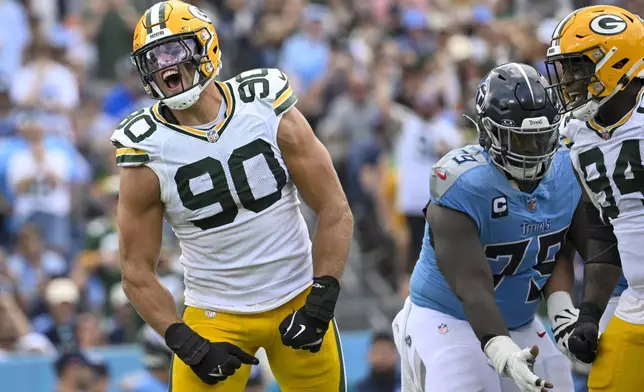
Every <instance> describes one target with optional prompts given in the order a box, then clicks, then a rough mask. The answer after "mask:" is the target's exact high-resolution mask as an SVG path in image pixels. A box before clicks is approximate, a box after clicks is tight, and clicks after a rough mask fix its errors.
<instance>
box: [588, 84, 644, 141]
mask: <svg viewBox="0 0 644 392" xmlns="http://www.w3.org/2000/svg"><path fill="white" fill-rule="evenodd" d="M643 96H644V87H642V88H641V89H640V91H639V93H638V95H637V100H636V101H635V105H634V106H633V108H632V109H631V110H629V112H628V113H626V114H625V115H624V117H622V118H621V119H620V120H619V121H618V122H616V123H615V124H612V125H609V126H606V127H602V126H601V125H599V124H598V123H597V121H595V119H594V118H593V119H591V120H590V121H586V126H587V127H588V128H589V129H591V130H593V131H595V133H596V134H597V135H598V136H599V137H601V138H602V139H604V140H608V139H610V138H611V137H612V136H613V132H615V131H616V130H617V128H619V127H621V126H622V125H624V124H626V122H628V120H629V119H630V118H631V116H632V115H633V113H634V112H635V110H636V109H638V108H639V107H640V105H641V103H642V97H643Z"/></svg>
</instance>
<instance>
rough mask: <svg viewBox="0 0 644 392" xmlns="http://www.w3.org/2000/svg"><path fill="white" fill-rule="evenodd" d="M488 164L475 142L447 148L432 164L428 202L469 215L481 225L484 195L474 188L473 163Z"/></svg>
mask: <svg viewBox="0 0 644 392" xmlns="http://www.w3.org/2000/svg"><path fill="white" fill-rule="evenodd" d="M485 164H487V160H486V159H485V158H484V157H483V156H482V155H481V154H479V150H478V149H477V148H476V147H474V146H468V147H465V148H463V149H458V150H454V151H452V152H450V153H449V154H447V155H446V156H445V157H443V158H442V159H441V160H440V161H438V162H437V163H436V164H435V165H434V166H433V167H432V172H431V176H430V184H429V190H430V202H431V203H435V204H438V205H440V206H443V207H447V208H451V209H453V210H457V211H460V212H463V213H465V214H467V215H469V216H470V217H471V218H472V219H473V220H474V221H475V222H476V225H477V226H478V227H479V228H480V227H481V224H482V221H483V209H484V208H483V207H484V206H483V204H484V196H482V195H481V194H480V192H478V190H477V184H476V183H475V181H472V179H475V178H476V174H477V173H476V167H480V166H483V165H485Z"/></svg>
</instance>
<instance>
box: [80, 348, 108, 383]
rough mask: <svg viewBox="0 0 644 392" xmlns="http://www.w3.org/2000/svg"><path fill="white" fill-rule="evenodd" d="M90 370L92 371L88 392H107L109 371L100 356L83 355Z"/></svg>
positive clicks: (93, 354) (92, 354)
mask: <svg viewBox="0 0 644 392" xmlns="http://www.w3.org/2000/svg"><path fill="white" fill-rule="evenodd" d="M85 355H86V357H87V359H88V362H89V367H90V370H91V371H92V384H91V386H90V388H89V390H88V392H107V391H108V390H109V387H110V369H109V367H108V366H107V363H106V362H105V359H104V358H103V357H102V355H100V354H95V353H86V354H85Z"/></svg>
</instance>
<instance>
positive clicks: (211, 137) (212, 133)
mask: <svg viewBox="0 0 644 392" xmlns="http://www.w3.org/2000/svg"><path fill="white" fill-rule="evenodd" d="M206 137H207V138H208V141H209V142H210V143H214V142H216V141H217V140H219V134H218V133H217V131H215V130H214V129H211V130H210V131H208V133H206Z"/></svg>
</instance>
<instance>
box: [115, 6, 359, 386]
mask: <svg viewBox="0 0 644 392" xmlns="http://www.w3.org/2000/svg"><path fill="white" fill-rule="evenodd" d="M133 46H134V52H133V54H132V59H133V62H134V63H135V65H136V67H137V69H138V71H139V73H140V75H141V79H142V81H143V86H144V87H145V90H146V92H147V93H148V94H149V95H150V96H151V97H153V98H155V99H157V100H158V101H159V102H158V103H157V104H156V105H154V106H152V107H149V108H145V109H141V110H138V111H136V112H134V113H132V114H131V115H130V116H128V117H127V118H126V119H125V120H123V121H122V122H121V124H120V125H119V126H118V127H117V129H116V130H115V132H114V134H113V136H112V138H111V140H112V142H113V143H114V144H115V145H116V147H117V151H116V160H117V164H118V165H119V166H121V168H122V169H121V172H120V198H119V206H118V224H119V231H120V240H121V259H122V261H121V262H122V275H123V283H124V290H125V293H126V294H127V296H128V298H129V299H130V301H131V302H132V304H133V305H134V306H135V307H136V309H137V311H138V312H139V313H140V314H141V316H142V317H143V318H144V319H145V321H146V322H147V323H148V324H149V325H150V326H152V328H154V329H155V330H156V331H157V332H158V333H159V334H161V335H162V336H164V337H165V340H166V343H167V345H168V346H169V347H170V348H171V349H172V351H174V353H175V360H174V364H173V367H172V373H171V374H172V382H171V390H173V391H189V392H198V391H227V392H242V391H243V390H244V388H245V385H246V381H247V378H248V375H249V372H250V366H248V365H250V364H254V363H257V362H258V361H257V359H256V358H255V357H254V356H253V354H254V353H255V352H256V351H257V349H258V348H259V347H263V348H265V350H266V353H267V356H268V360H269V362H270V365H271V369H272V371H273V373H274V375H275V377H276V379H277V381H278V383H279V384H280V387H281V390H282V391H285V392H295V391H311V392H313V391H319V392H329V391H344V390H345V376H344V367H343V361H342V351H341V349H340V344H339V336H338V333H337V328H336V326H335V322H334V320H333V314H334V308H335V304H336V301H337V298H338V295H339V291H340V284H339V282H338V281H339V279H340V276H341V274H342V271H343V269H344V265H345V263H346V261H347V256H348V250H349V244H350V238H351V232H352V216H351V212H350V210H349V208H348V204H347V201H346V198H345V195H344V193H343V191H342V188H341V186H340V183H339V181H338V178H337V175H336V173H335V170H334V169H333V166H332V164H331V160H330V157H329V154H328V152H327V151H326V149H325V148H324V147H323V146H322V144H321V143H320V142H319V141H318V139H317V138H316V137H315V136H314V134H313V132H312V130H311V127H310V126H309V124H308V123H307V121H306V120H305V119H304V117H303V116H302V114H301V113H300V112H299V111H298V110H297V109H295V107H294V105H295V102H296V101H297V98H296V96H295V93H294V92H293V90H292V89H291V87H290V86H289V83H288V80H287V78H286V76H285V75H284V74H283V73H282V72H280V71H279V70H277V69H258V70H252V71H247V72H244V73H242V74H240V75H239V76H237V77H236V78H234V79H231V80H228V81H225V82H220V81H216V80H215V77H216V76H217V74H218V73H219V69H220V67H221V48H220V46H219V42H218V40H217V35H216V32H215V28H214V26H213V24H212V23H211V22H210V21H209V20H208V17H207V16H206V15H205V14H204V13H203V12H201V11H200V10H199V9H197V8H196V7H194V6H191V5H189V4H186V3H183V2H181V1H176V0H175V1H166V2H160V3H157V4H155V5H154V6H152V7H151V8H150V9H148V10H147V11H146V12H145V14H144V15H143V16H142V18H141V19H140V21H139V22H138V24H137V26H136V30H135V32H134V41H133ZM298 191H299V193H300V194H301V195H302V197H303V199H304V201H306V203H307V204H308V205H309V206H310V207H311V208H312V209H313V210H314V211H315V212H316V214H317V217H318V221H317V230H316V232H315V236H314V239H313V243H312V244H311V241H310V240H309V236H308V230H307V227H306V224H305V222H304V219H303V217H302V215H301V213H300V210H299V207H298V205H299V203H300V202H299V198H298ZM164 218H165V220H166V221H167V222H168V223H169V224H170V225H171V226H172V228H173V230H174V232H175V234H176V236H177V237H178V239H179V240H180V243H181V251H182V254H181V262H182V264H183V266H184V271H185V278H184V280H185V285H186V290H185V302H186V309H185V311H184V313H183V315H182V316H179V315H178V314H177V312H176V309H175V305H174V302H173V300H172V297H171V296H170V294H169V293H168V292H167V291H165V290H164V289H163V288H162V286H161V284H159V282H158V280H157V278H156V276H155V265H156V263H157V257H158V255H159V249H160V247H161V230H162V221H163V219H164Z"/></svg>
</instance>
